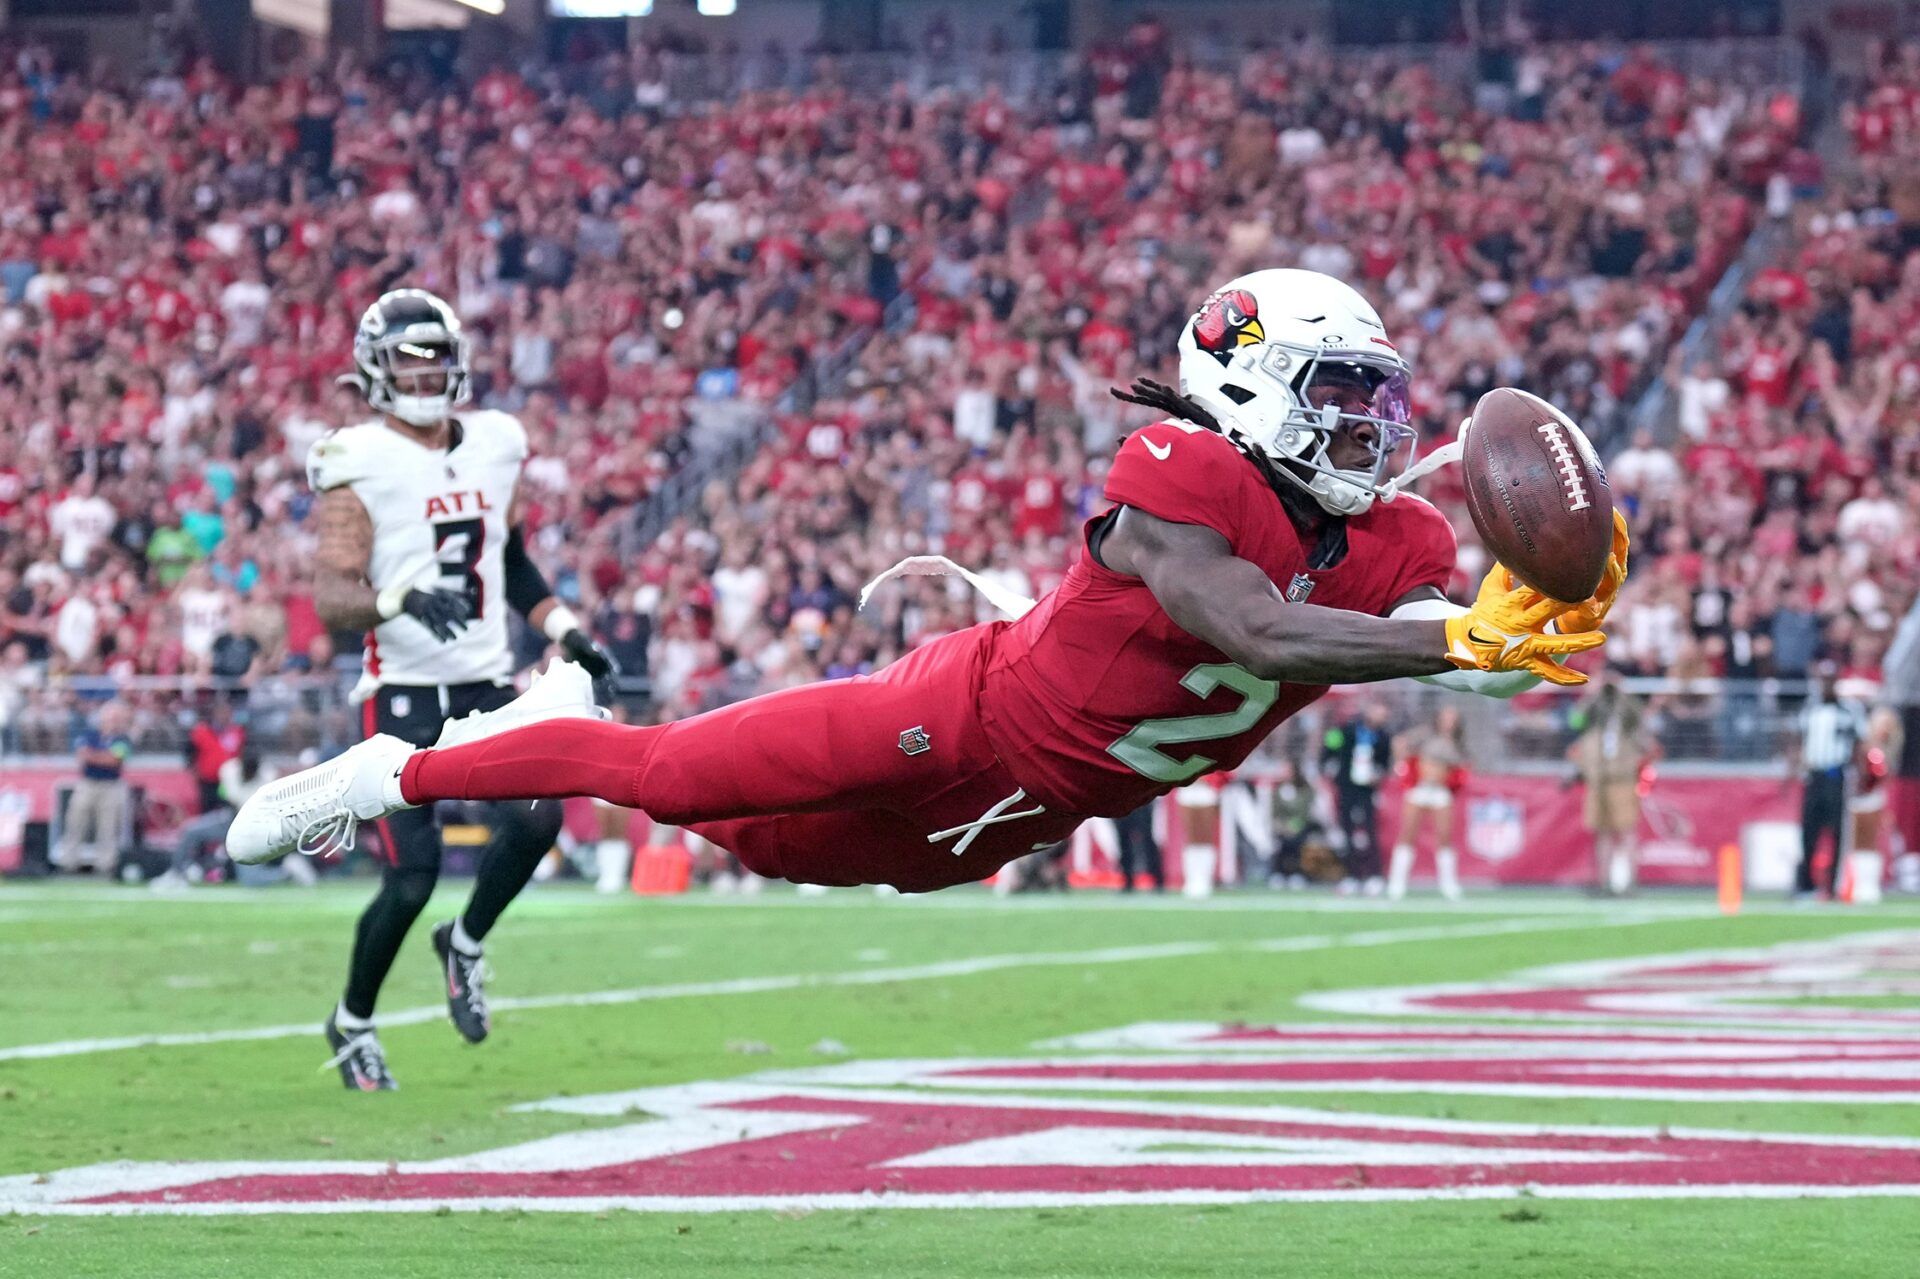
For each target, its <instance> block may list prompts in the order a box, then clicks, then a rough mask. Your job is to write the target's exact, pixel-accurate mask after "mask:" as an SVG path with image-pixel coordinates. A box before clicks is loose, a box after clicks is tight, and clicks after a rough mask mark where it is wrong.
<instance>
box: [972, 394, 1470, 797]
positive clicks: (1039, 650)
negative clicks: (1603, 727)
mask: <svg viewBox="0 0 1920 1279" xmlns="http://www.w3.org/2000/svg"><path fill="white" fill-rule="evenodd" d="M1106 497H1107V499H1108V500H1109V501H1111V502H1115V503H1118V504H1122V505H1126V506H1131V507H1135V508H1137V509H1139V510H1141V511H1145V512H1146V513H1147V514H1149V515H1155V516H1158V517H1159V518H1161V519H1163V520H1169V521H1172V522H1174V523H1179V524H1203V525H1205V526H1207V527H1208V528H1211V529H1214V530H1216V531H1217V532H1219V533H1220V534H1221V536H1223V537H1225V538H1226V539H1227V542H1228V545H1229V546H1230V547H1231V548H1232V550H1233V553H1234V554H1235V555H1237V556H1239V557H1240V558H1241V559H1244V560H1249V561H1251V562H1252V563H1253V564H1255V565H1257V566H1258V567H1259V568H1260V569H1261V570H1262V571H1263V572H1265V573H1266V575H1267V576H1268V578H1270V579H1271V580H1272V581H1273V583H1274V585H1275V586H1276V587H1277V588H1278V589H1279V591H1280V593H1281V594H1282V595H1284V596H1286V597H1287V598H1288V599H1291V600H1294V601H1297V602H1302V603H1309V604H1318V605H1323V606H1325V607H1328V608H1340V609H1347V610H1350V611H1352V612H1356V613H1366V614H1370V615H1374V616H1378V615H1381V614H1384V613H1385V612H1386V611H1387V610H1388V609H1389V608H1390V607H1391V606H1392V605H1393V604H1394V603H1396V602H1397V601H1399V600H1400V599H1401V598H1402V597H1403V596H1405V595H1406V594H1408V593H1409V592H1411V591H1413V590H1415V589H1416V588H1418V587H1422V586H1434V587H1438V588H1440V589H1442V590H1444V589H1445V587H1446V584H1447V580H1448V578H1449V577H1450V576H1451V575H1452V573H1453V560H1454V537H1453V530H1452V529H1451V528H1450V527H1449V526H1448V524H1447V521H1446V517H1445V516H1443V515H1441V514H1440V512H1439V511H1438V510H1436V509H1435V508H1434V507H1432V506H1431V505H1429V504H1428V503H1426V502H1424V501H1422V500H1420V499H1419V498H1417V497H1414V496H1412V495H1410V494H1409V495H1402V496H1400V497H1399V498H1397V499H1396V500H1394V501H1392V502H1375V503H1374V504H1373V506H1372V507H1371V508H1370V509H1369V510H1368V511H1367V512H1366V513H1364V514H1362V515H1358V516H1355V517H1353V518H1351V519H1349V520H1348V521H1347V529H1346V533H1347V549H1346V554H1345V555H1344V556H1343V557H1341V558H1339V559H1338V560H1337V561H1335V562H1334V563H1333V565H1332V566H1331V567H1329V568H1324V569H1313V568H1309V567H1308V555H1309V551H1310V549H1311V548H1308V547H1304V546H1302V545H1301V542H1300V537H1299V534H1298V533H1297V532H1296V530H1295V528H1294V526H1293V522H1292V521H1291V520H1290V519H1289V518H1288V516H1287V513H1286V509H1285V508H1284V507H1283V506H1282V505H1281V503H1280V499H1279V497H1278V496H1277V495H1276V494H1275V493H1274V491H1273V489H1272V488H1271V487H1270V486H1269V485H1268V483H1267V481H1266V479H1265V478H1264V477H1263V476H1262V475H1261V474H1260V472H1259V471H1258V470H1257V469H1255V467H1254V465H1253V463H1252V462H1250V461H1249V460H1248V459H1246V458H1245V457H1243V456H1241V454H1240V453H1239V451H1238V450H1237V449H1235V448H1234V446H1233V444H1232V443H1231V442H1229V441H1228V440H1227V438H1226V437H1225V436H1223V435H1220V434H1217V433H1215V432H1213V431H1207V430H1202V429H1199V428H1197V427H1193V426H1190V425H1187V424H1183V423H1177V422H1163V423H1161V424H1160V425H1158V426H1150V427H1146V428H1143V429H1141V430H1139V431H1136V432H1134V433H1133V435H1131V436H1130V437H1128V439H1127V440H1126V441H1125V442H1124V443H1123V444H1122V445H1121V446H1120V450H1119V452H1118V453H1117V455H1116V456H1115V458H1114V462H1113V468H1112V470H1111V471H1109V473H1108V475H1107V483H1106ZM1104 518H1105V517H1100V518H1096V519H1095V520H1092V521H1089V522H1088V524H1087V530H1086V532H1087V536H1088V538H1089V543H1088V545H1087V546H1085V547H1084V548H1083V553H1082V554H1081V556H1080V558H1079V560H1078V561H1077V562H1076V563H1075V564H1074V566H1073V567H1072V569H1070V570H1069V571H1068V573H1067V576H1066V580H1065V581H1064V582H1062V583H1061V585H1060V587H1059V588H1058V589H1057V590H1055V591H1053V592H1052V593H1051V594H1049V595H1047V596H1046V597H1045V598H1044V599H1042V600H1041V601H1040V602H1039V603H1038V604H1036V605H1035V606H1034V607H1033V609H1032V611H1030V612H1028V613H1027V614H1026V615H1025V616H1024V617H1022V618H1021V619H1020V620H1019V621H1016V622H1013V623H1010V624H1006V625H1005V626H1004V629H1002V630H1001V631H1000V633H999V635H998V636H997V637H996V639H995V641H994V644H993V651H992V654H991V656H990V657H989V659H988V662H987V668H986V672H985V675H984V677H983V681H982V688H981V718H982V723H983V726H984V728H985V730H986V733H987V738H988V741H989V742H991V744H992V745H993V748H994V753H995V754H997V755H998V756H999V757H1000V759H1001V760H1002V761H1003V762H1004V763H1005V764H1006V766H1007V769H1008V771H1009V772H1010V773H1011V774H1012V775H1013V777H1014V778H1015V780H1017V781H1018V782H1019V783H1020V785H1021V786H1022V787H1023V788H1025V790H1026V792H1027V793H1028V794H1029V795H1031V796H1033V797H1034V798H1035V799H1037V800H1039V801H1040V802H1042V803H1044V804H1045V805H1047V807H1048V808H1050V809H1053V810H1054V811H1057V812H1069V813H1078V814H1081V815H1083V816H1119V815H1121V814H1124V813H1128V812H1131V811H1132V810H1134V809H1135V808H1138V807H1139V806H1140V805H1141V804H1143V803H1145V802H1146V801H1147V800H1149V799H1151V798H1153V797H1154V796H1155V795H1158V794H1161V793H1163V792H1165V791H1168V790H1171V789H1172V788H1174V787H1176V786H1181V785H1184V784H1186V783H1188V782H1190V781H1192V780H1193V779H1195V778H1197V777H1200V776H1202V775H1204V774H1206V773H1210V772H1214V771H1216V770H1220V769H1231V768H1233V767H1235V766H1236V765H1238V764H1239V763H1240V762H1241V761H1242V760H1244V759H1245V758H1246V757H1247V756H1248V755H1249V754H1250V753H1251V752H1252V751H1253V749H1254V747H1256V746H1258V745H1259V744H1260V742H1261V741H1262V740H1263V739H1264V738H1265V737H1266V736H1267V734H1269V733H1271V732H1272V731H1273V730H1274V728H1275V727H1277V726H1278V725H1279V724H1280V723H1281V722H1282V721H1284V720H1285V719H1287V718H1288V717H1289V716H1291V715H1292V714H1293V713H1294V712H1296V711H1298V710H1299V709H1300V708H1301V707H1303V706H1306V705H1308V704H1309V703H1311V702H1312V701H1314V700H1315V699H1316V698H1318V697H1320V696H1321V695H1322V694H1323V693H1325V692H1326V691H1327V686H1326V685H1323V684H1285V683H1278V682H1275V681H1272V680H1264V679H1260V678H1258V677H1256V676H1254V675H1253V674H1252V673H1250V672H1248V671H1247V670H1245V669H1244V668H1242V667H1240V666H1238V665H1236V664H1235V663H1234V662H1233V661H1232V659H1230V658H1229V657H1227V655H1226V654H1224V653H1222V652H1220V650H1218V649H1216V648H1214V647H1213V646H1212V645H1210V644H1208V643H1206V642H1205V641H1204V640H1200V639H1197V638H1195V637H1194V636H1192V635H1190V634H1188V633H1187V632H1186V631H1184V630H1182V629H1181V628H1180V627H1179V626H1178V625H1176V624H1175V623H1174V621H1173V619H1172V618H1171V617H1168V616H1167V614H1166V611H1165V610H1164V609H1162V608H1161V607H1160V604H1159V601H1158V600H1156V599H1155V598H1154V596H1153V593H1152V592H1151V591H1149V590H1148V589H1147V586H1146V583H1145V582H1143V581H1141V580H1140V579H1138V578H1134V577H1128V576H1125V575H1123V574H1120V573H1115V572H1112V571H1111V570H1109V569H1107V568H1106V567H1104V566H1103V565H1102V564H1101V563H1100V562H1099V560H1098V558H1097V557H1096V555H1095V553H1094V551H1093V547H1092V544H1091V538H1092V535H1093V532H1094V530H1095V529H1096V527H1097V526H1098V525H1099V523H1100V520H1101V519H1104Z"/></svg>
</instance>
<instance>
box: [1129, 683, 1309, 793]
mask: <svg viewBox="0 0 1920 1279" xmlns="http://www.w3.org/2000/svg"><path fill="white" fill-rule="evenodd" d="M1180 687H1182V688H1184V689H1186V690H1187V691H1188V692H1189V693H1192V694H1193V695H1194V696H1195V697H1211V696H1213V694H1214V691H1215V690H1216V689H1222V688H1225V689H1230V690H1231V691H1233V692H1235V693H1238V694H1240V705H1239V706H1237V707H1235V708H1234V709H1233V710H1230V711H1222V712H1221V713H1220V714H1218V715H1182V716H1179V717H1177V718H1174V719H1150V720H1148V721H1146V722H1145V723H1144V724H1136V725H1135V726H1134V728H1133V731H1132V732H1130V733H1128V734H1127V735H1126V736H1125V737H1123V738H1121V739H1120V740H1119V741H1117V742H1115V743H1114V744H1113V745H1111V746H1109V747H1107V753H1108V754H1109V755H1112V756H1113V757H1114V758H1115V759H1117V760H1119V761H1120V762H1121V763H1122V764H1125V765H1126V766H1127V767H1128V768H1131V769H1132V770H1133V771H1134V772H1136V773H1138V774H1140V775H1141V776H1142V777H1150V778H1152V779H1153V780H1154V781H1156V782H1159V783H1161V784H1162V785H1166V786H1180V785H1184V784H1185V783H1187V782H1190V781H1192V780H1193V779H1194V778H1196V777H1198V776H1200V775H1201V774H1202V773H1205V772H1207V771H1209V770H1210V769H1212V768H1213V767H1214V763H1215V761H1213V760H1212V759H1209V758H1208V757H1207V756H1205V755H1188V756H1187V757H1186V758H1185V759H1175V758H1174V757H1173V756H1171V755H1169V754H1167V753H1166V752H1165V751H1163V750H1161V749H1160V748H1161V747H1162V746H1171V745H1178V744H1181V743H1187V742H1213V741H1218V740H1220V739H1221V738H1223V737H1234V736H1237V735H1239V734H1241V733H1244V732H1246V731H1247V730H1248V729H1249V728H1252V727H1253V726H1254V725H1255V724H1258V723H1259V722H1260V717H1261V716H1262V715H1265V714H1266V713H1267V710H1268V708H1270V707H1271V706H1272V705H1273V702H1274V699H1275V698H1276V697H1278V696H1280V686H1279V685H1278V684H1276V683H1274V682H1273V681H1272V680H1266V679H1261V678H1260V677H1259V676H1258V675H1255V674H1253V673H1252V672H1251V671H1249V670H1247V669H1246V668H1245V667H1241V666H1235V665H1234V664H1233V663H1232V662H1217V663H1214V664H1212V665H1208V666H1196V667H1194V668H1193V669H1192V670H1190V671H1188V672H1187V673H1186V674H1185V675H1182V676H1181V677H1180Z"/></svg>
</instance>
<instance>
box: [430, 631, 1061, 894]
mask: <svg viewBox="0 0 1920 1279" xmlns="http://www.w3.org/2000/svg"><path fill="white" fill-rule="evenodd" d="M999 629H1000V627H999V624H989V625H987V626H976V627H973V628H971V629H970V630H966V631H961V632H959V633H958V634H955V635H950V636H947V637H946V638H944V639H941V640H938V641H936V642H934V643H932V644H929V645H927V646H925V647H923V648H919V649H916V650H914V651H913V652H912V653H909V654H908V655H907V656H906V657H904V658H902V659H900V660H899V661H898V662H895V663H894V664H893V665H891V666H889V667H887V668H886V669H885V670H883V671H881V672H879V673H878V674H876V675H870V676H859V677H856V678H854V679H847V680H835V681H832V682H829V683H824V684H812V685H808V686H806V687H803V688H794V689H787V690H785V691H783V692H778V693H772V694H769V695H768V696H765V697H756V698H753V699H751V700H750V701H745V702H741V703H739V704H737V705H734V706H729V707H726V708H724V709H722V710H717V711H711V712H709V713H708V714H705V715H697V716H695V717H693V718H692V719H685V720H680V721H678V722H676V723H672V724H664V725H659V726H657V727H635V726H628V725H621V724H604V723H598V722H595V721H592V720H552V721H548V722H546V723H540V724H531V725H528V726H527V727H525V728H517V729H511V730H509V731H507V732H504V733H501V734H500V735H499V736H497V737H492V738H488V739H487V740H485V741H480V742H474V743H472V744H470V745H466V746H455V747H450V748H448V749H446V750H429V751H422V752H420V753H419V754H416V755H414V756H413V757H412V758H411V759H409V760H408V761H407V765H406V769H405V771H404V772H403V773H402V774H401V779H400V789H401V794H402V795H403V796H405V798H406V800H407V802H409V803H415V804H424V803H430V802H432V801H434V800H440V799H544V798H550V797H559V796H567V795H591V796H595V797H597V798H600V799H604V800H606V801H608V802H609V803H614V804H621V805H624V806H626V807H629V808H639V809H642V810H644V811H645V812H646V813H647V814H648V815H649V816H650V817H652V818H654V819H655V820H656V821H661V822H668V823H671V824H673V825H675V826H686V827H690V828H691V829H692V830H694V831H695V832H696V833H698V834H700V835H701V836H703V837H705V838H707V839H710V840H712V841H713V842H714V843H716V844H718V845H720V847H722V848H725V849H728V850H730V851H731V852H733V853H734V854H735V855H736V856H738V857H739V858H740V860H741V862H742V863H743V864H744V865H745V866H747V868H748V869H750V870H752V871H754V872H755V873H756V874H760V875H766V876H769V877H774V878H786V879H791V880H794V881H796V882H800V883H814V884H891V885H893V886H894V887H896V888H899V889H901V890H903V891H906V892H925V891H929V890H932V889H936V888H945V887H947V886H949V885H952V884H962V883H967V882H970V881H972V880H977V879H984V878H986V877H987V876H989V875H991V874H993V873H994V872H995V871H996V870H998V869H999V868H1000V867H1001V866H1003V865H1005V864H1006V863H1007V862H1009V861H1012V860H1013V859H1014V858H1016V857H1019V856H1022V855H1024V854H1025V853H1027V852H1029V851H1031V850H1032V849H1034V848H1036V847H1045V846H1046V845H1048V844H1051V843H1056V842H1058V841H1059V840H1062V839H1064V838H1066V837H1067V835H1068V834H1070V833H1071V832H1072V830H1073V828H1074V827H1075V826H1076V825H1078V824H1079V822H1080V819H1079V818H1078V817H1075V816H1071V815H1068V814H1062V813H1051V812H1048V811H1046V810H1045V809H1044V808H1043V807H1042V806H1041V805H1040V803H1039V802H1038V801H1036V800H1033V799H1030V798H1027V797H1026V794H1025V792H1024V791H1022V790H1021V789H1020V785H1019V783H1018V782H1016V781H1014V780H1013V778H1012V776H1011V775H1010V774H1009V773H1008V772H1007V770H1006V767H1005V766H1004V765H1003V764H1002V763H1001V762H1000V760H999V759H998V757H996V756H995V755H994V753H993V750H992V748H991V747H990V746H989V745H988V744H987V740H986V736H985V734H984V732H983V731H982V729H981V727H980V720H979V715H978V711H977V709H976V708H977V706H978V702H979V688H980V672H981V670H982V669H983V667H984V663H985V660H986V655H987V653H988V651H989V650H990V648H991V646H992V641H993V637H994V636H995V635H996V634H997V633H998V631H999Z"/></svg>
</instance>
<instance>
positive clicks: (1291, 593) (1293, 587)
mask: <svg viewBox="0 0 1920 1279" xmlns="http://www.w3.org/2000/svg"><path fill="white" fill-rule="evenodd" d="M1311 594H1313V579H1312V578H1311V577H1308V576H1307V575H1306V574H1305V573H1295V574H1294V575H1293V580H1292V581H1291V582H1288V583H1287V603H1289V604H1299V603H1303V602H1304V601H1305V600H1306V598H1307V596H1309V595H1311Z"/></svg>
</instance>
